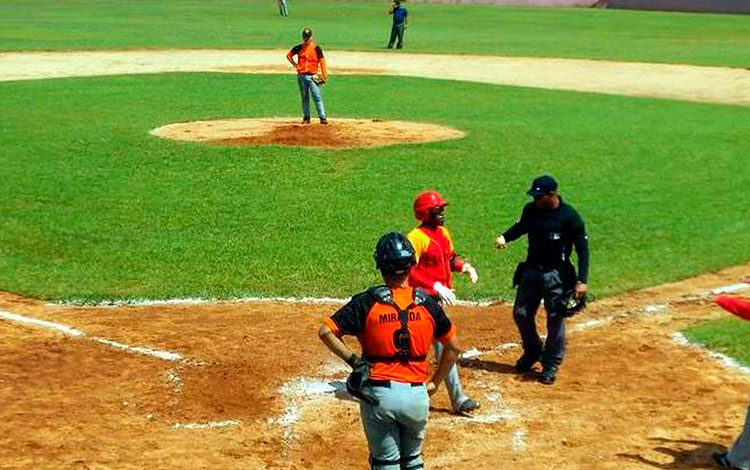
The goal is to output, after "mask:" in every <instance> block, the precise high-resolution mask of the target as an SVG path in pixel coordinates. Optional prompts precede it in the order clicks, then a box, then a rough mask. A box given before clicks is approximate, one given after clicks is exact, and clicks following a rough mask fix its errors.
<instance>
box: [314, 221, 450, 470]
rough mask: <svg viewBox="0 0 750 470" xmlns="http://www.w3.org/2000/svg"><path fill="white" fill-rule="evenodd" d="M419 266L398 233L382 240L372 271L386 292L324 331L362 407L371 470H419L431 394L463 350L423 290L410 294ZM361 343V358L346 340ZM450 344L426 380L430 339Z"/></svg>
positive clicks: (347, 309)
mask: <svg viewBox="0 0 750 470" xmlns="http://www.w3.org/2000/svg"><path fill="white" fill-rule="evenodd" d="M415 262H416V259H415V257H414V249H413V248H412V246H411V243H409V240H408V239H407V238H406V237H405V236H404V235H402V234H401V233H398V232H391V233H388V234H386V235H384V236H383V237H381V238H380V240H379V241H378V244H377V247H376V248H375V264H376V266H377V268H378V269H379V270H380V273H381V274H382V276H383V280H384V282H385V285H382V286H378V287H372V288H370V289H368V290H366V291H365V292H362V293H360V294H357V295H355V296H354V297H352V299H351V300H350V301H349V303H347V304H346V305H345V306H344V307H342V308H341V309H340V310H339V311H338V312H336V313H335V314H333V315H332V316H331V317H330V318H328V319H327V320H326V321H325V323H324V324H323V325H321V326H320V329H319V331H318V335H319V336H320V339H321V340H322V341H323V343H324V344H325V345H326V346H327V347H328V349H330V350H331V351H332V352H333V353H334V354H336V355H337V356H338V357H340V358H341V359H343V360H344V361H346V363H347V364H349V365H350V366H351V367H352V369H353V372H352V374H351V375H350V376H349V378H348V379H347V384H346V385H347V389H348V390H349V392H350V393H351V394H352V395H353V396H355V397H357V398H359V400H360V415H361V417H362V424H363V425H364V429H365V435H366V437H367V444H368V446H369V448H370V465H371V468H372V469H373V470H419V469H422V468H423V467H424V463H423V460H422V444H423V441H424V435H425V426H426V424H427V415H428V412H429V408H430V399H429V396H430V395H432V394H434V393H435V391H436V390H437V389H438V387H439V386H440V383H441V382H442V381H443V380H444V379H445V376H446V374H447V373H448V370H449V369H450V368H451V366H452V365H453V364H454V362H455V360H456V358H457V356H458V352H459V348H458V344H457V342H456V327H455V326H454V325H453V324H451V321H450V320H449V319H448V317H447V316H446V315H445V312H444V311H443V309H442V308H441V307H440V305H439V304H438V303H437V302H435V301H434V300H433V299H432V298H431V297H430V296H429V295H427V293H426V292H425V291H424V290H422V289H414V288H412V287H409V285H408V279H409V271H410V270H411V269H412V266H414V263H415ZM344 335H351V336H356V337H357V339H358V340H359V342H360V344H361V346H362V357H360V356H358V355H357V354H355V353H354V352H352V351H351V350H350V349H349V348H348V347H347V346H346V345H345V344H344V342H343V341H342V340H341V337H342V336H344ZM435 339H436V340H437V341H440V342H441V343H443V344H444V345H445V353H444V354H443V355H442V356H441V358H440V361H439V363H438V366H437V370H436V371H435V373H434V375H433V377H432V379H431V380H430V381H428V382H427V383H426V384H425V382H426V381H427V375H428V371H427V369H428V363H427V352H428V351H429V348H430V344H431V343H432V341H433V340H435Z"/></svg>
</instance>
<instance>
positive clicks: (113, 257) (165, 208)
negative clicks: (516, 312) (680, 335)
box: [0, 74, 750, 300]
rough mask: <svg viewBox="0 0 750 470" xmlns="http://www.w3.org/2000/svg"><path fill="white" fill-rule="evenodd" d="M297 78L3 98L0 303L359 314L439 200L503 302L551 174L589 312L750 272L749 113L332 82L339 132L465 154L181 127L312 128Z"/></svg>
mask: <svg viewBox="0 0 750 470" xmlns="http://www.w3.org/2000/svg"><path fill="white" fill-rule="evenodd" d="M297 93H298V92H297V90H296V84H295V80H294V77H292V76H288V75H275V76H274V75H269V76H253V75H227V74H162V75H141V76H121V77H95V78H74V79H58V80H38V81H28V82H9V83H3V84H0V102H2V103H3V117H4V124H3V126H0V165H1V166H2V168H3V184H2V186H1V187H0V194H1V195H2V197H0V213H2V229H1V230H0V286H2V288H3V290H9V291H14V292H19V293H22V294H24V295H29V296H33V297H39V298H46V299H73V298H77V299H87V300H101V299H109V298H140V297H148V298H165V297H185V296H209V297H213V296H219V297H230V296H244V295H295V296H299V295H315V296H321V295H333V296H347V295H350V294H351V293H353V292H354V291H357V290H358V289H362V288H364V287H366V286H367V285H369V284H371V283H373V282H376V281H377V275H376V273H375V271H374V266H373V261H372V249H373V246H374V243H375V241H376V239H377V238H378V236H379V235H380V234H382V233H383V232H384V231H386V230H388V229H393V228H395V229H401V230H407V229H409V228H410V227H411V226H412V224H413V218H412V217H413V216H412V212H411V201H412V198H413V196H414V194H415V193H416V192H417V191H418V190H421V189H424V188H438V189H440V190H443V191H444V192H445V195H446V197H447V198H448V199H449V200H450V201H452V203H453V205H452V206H450V207H449V209H448V213H447V216H448V226H449V227H450V228H451V229H452V230H453V232H454V235H455V238H456V242H457V248H458V250H459V251H460V252H462V253H464V254H465V255H466V256H467V258H468V259H469V260H470V261H471V262H472V263H473V264H474V265H475V266H476V267H477V268H478V270H479V273H480V282H479V283H478V284H477V285H475V286H467V285H466V283H465V281H464V280H463V279H461V280H460V281H459V282H458V289H459V292H460V295H461V296H462V297H467V298H474V299H478V298H500V297H502V298H509V297H510V296H511V294H512V291H511V287H510V274H511V272H512V270H513V267H514V264H515V263H516V262H517V261H519V260H520V259H522V258H523V257H524V255H525V248H524V244H523V243H521V244H517V245H514V246H512V247H511V249H510V250H509V251H506V252H503V253H498V252H496V251H495V250H494V249H493V247H492V242H493V240H494V237H495V235H496V234H497V232H498V231H499V230H501V229H504V228H506V227H507V226H509V224H511V223H512V222H513V221H514V220H515V219H516V218H517V217H518V216H519V215H520V211H521V207H522V205H523V204H524V203H525V202H526V201H527V197H526V196H525V195H524V192H525V190H526V189H527V187H528V185H529V181H530V179H531V178H532V177H533V176H536V175H538V174H540V173H545V172H550V173H552V174H554V175H555V176H557V177H558V178H559V180H560V182H561V191H562V194H563V196H564V197H565V198H566V200H568V201H569V202H571V203H572V204H573V205H574V206H575V207H577V208H578V209H579V211H580V212H581V213H582V215H583V216H584V218H585V219H586V221H587V223H588V227H589V231H590V234H591V245H592V248H593V253H592V260H593V265H592V274H591V284H592V289H593V290H594V293H595V294H598V295H609V294H613V293H616V292H619V291H623V290H625V289H630V288H635V287H640V286H648V285H653V284H658V283H661V282H664V281H668V280H674V279H676V278H680V277H685V276H691V275H695V274H698V273H701V272H704V271H706V270H710V269H715V268H719V267H723V266H728V265H734V264H738V263H742V262H746V261H748V259H750V254H749V253H748V251H747V233H748V231H749V230H750V219H749V218H748V217H747V199H746V198H744V197H740V196H739V195H738V194H740V193H738V191H740V190H741V189H742V188H747V187H750V172H748V171H747V156H748V154H750V139H748V138H747V129H748V128H750V109H746V108H742V107H734V106H717V105H707V104H696V103H684V102H677V101H669V100H654V99H634V98H626V97H617V96H607V95H596V94H583V93H574V92H561V91H545V90H535V89H525V88H512V87H501V86H493V85H483V84H472V83H461V82H447V81H437V80H423V79H412V78H392V77H352V76H348V77H336V78H335V80H334V82H333V83H332V84H331V85H330V86H329V87H328V88H327V89H326V93H327V96H326V98H327V105H328V107H329V109H330V110H331V112H332V116H333V119H336V117H368V118H369V117H381V118H394V119H406V120H417V121H429V122H436V123H443V124H447V125H451V126H455V127H457V128H460V129H463V130H466V131H467V132H468V137H466V138H465V139H461V140H455V141H448V142H441V143H432V144H424V145H401V146H392V147H386V148H379V149H369V150H339V151H323V150H317V151H316V150H300V149H289V148H280V147H271V146H264V147H245V148H221V147H213V146H208V145H201V144H194V143H180V142H173V141H166V140H162V139H159V138H156V137H152V136H149V135H148V134H147V133H148V131H149V130H150V129H152V128H154V127H157V126H161V125H164V124H167V123H172V122H178V121H187V120H197V119H211V118H231V117H247V116H274V115H281V116H283V115H288V116H295V115H297V114H298V112H299V110H298V106H299V105H298V94H297Z"/></svg>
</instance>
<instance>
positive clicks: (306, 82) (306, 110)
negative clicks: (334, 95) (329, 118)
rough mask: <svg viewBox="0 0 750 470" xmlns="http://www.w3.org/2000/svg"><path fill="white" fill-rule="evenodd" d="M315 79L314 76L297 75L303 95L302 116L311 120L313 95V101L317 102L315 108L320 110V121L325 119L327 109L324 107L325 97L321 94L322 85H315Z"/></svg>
mask: <svg viewBox="0 0 750 470" xmlns="http://www.w3.org/2000/svg"><path fill="white" fill-rule="evenodd" d="M313 78H314V75H304V74H299V75H297V82H298V83H299V91H300V94H301V95H302V116H303V117H304V118H306V119H309V118H310V95H312V98H313V101H314V102H315V108H316V109H317V110H318V117H319V118H320V119H325V118H326V108H325V106H323V95H322V94H321V92H320V85H318V84H317V83H315V80H313Z"/></svg>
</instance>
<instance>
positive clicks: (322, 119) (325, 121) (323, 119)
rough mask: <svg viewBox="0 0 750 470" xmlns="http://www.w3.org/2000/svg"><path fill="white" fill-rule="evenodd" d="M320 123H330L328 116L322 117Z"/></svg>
mask: <svg viewBox="0 0 750 470" xmlns="http://www.w3.org/2000/svg"><path fill="white" fill-rule="evenodd" d="M320 123H321V124H323V125H325V124H328V119H326V118H320Z"/></svg>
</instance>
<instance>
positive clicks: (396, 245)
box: [375, 232, 417, 276]
mask: <svg viewBox="0 0 750 470" xmlns="http://www.w3.org/2000/svg"><path fill="white" fill-rule="evenodd" d="M416 262H417V259H416V257H415V255H414V247H413V246H411V242H409V239H408V238H406V237H405V236H404V235H403V234H402V233H399V232H390V233H386V234H385V235H383V236H382V237H380V240H378V244H377V246H376V247H375V266H377V268H378V269H379V270H380V272H381V273H383V275H387V276H390V275H394V274H403V273H405V272H408V271H409V270H410V269H411V267H412V266H414V264H416Z"/></svg>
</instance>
